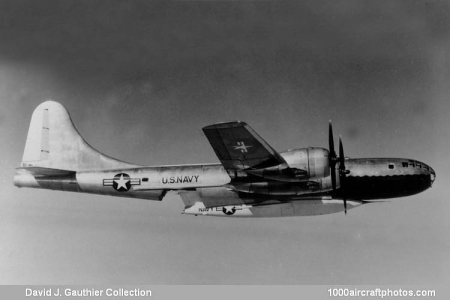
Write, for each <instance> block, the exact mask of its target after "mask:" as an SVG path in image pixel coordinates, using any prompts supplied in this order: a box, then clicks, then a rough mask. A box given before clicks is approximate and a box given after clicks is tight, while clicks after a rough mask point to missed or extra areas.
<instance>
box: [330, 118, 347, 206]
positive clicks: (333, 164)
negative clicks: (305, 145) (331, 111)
mask: <svg viewBox="0 0 450 300" xmlns="http://www.w3.org/2000/svg"><path fill="white" fill-rule="evenodd" d="M328 145H329V148H330V154H329V164H330V169H331V170H330V171H331V184H332V186H333V191H336V163H337V162H338V161H339V183H340V190H341V192H342V197H343V200H344V211H345V214H347V196H346V193H345V186H346V182H345V180H346V175H347V174H348V173H350V171H349V170H346V169H345V155H344V146H343V144H342V137H341V136H339V157H337V156H336V152H335V151H334V138H333V127H332V125H331V120H330V125H329V126H328Z"/></svg>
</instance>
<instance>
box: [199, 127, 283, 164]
mask: <svg viewBox="0 0 450 300" xmlns="http://www.w3.org/2000/svg"><path fill="white" fill-rule="evenodd" d="M203 132H204V133H205V135H206V137H207V138H208V140H209V143H210V144H211V146H212V147H213V149H214V152H215V153H216V155H217V157H218V158H219V160H220V162H221V163H222V165H223V166H224V167H225V169H233V170H248V169H266V168H269V167H274V166H279V165H286V161H285V160H284V158H283V157H281V155H280V154H278V152H276V151H275V150H274V149H273V148H272V147H271V146H270V145H269V144H267V143H266V141H264V140H263V139H262V138H261V137H260V136H259V135H258V134H257V133H256V132H255V131H254V130H253V129H252V128H251V127H250V126H248V125H247V124H246V123H245V122H240V121H235V122H227V123H219V124H213V125H210V126H206V127H204V128H203Z"/></svg>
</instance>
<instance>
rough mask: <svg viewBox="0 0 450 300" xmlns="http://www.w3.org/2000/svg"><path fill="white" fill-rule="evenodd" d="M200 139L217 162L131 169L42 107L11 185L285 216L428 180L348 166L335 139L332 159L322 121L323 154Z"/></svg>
mask: <svg viewBox="0 0 450 300" xmlns="http://www.w3.org/2000/svg"><path fill="white" fill-rule="evenodd" d="M203 132H204V133H205V135H206V138H207V139H208V141H209V143H210V144H211V146H212V148H213V149H214V152H215V153H216V155H217V157H218V158H219V160H220V162H221V163H220V164H202V165H171V166H154V167H145V166H140V165H134V164H130V163H126V162H123V161H120V160H117V159H114V158H111V157H109V156H106V155H104V154H102V153H100V152H98V151H97V150H95V149H94V148H92V147H91V146H90V145H89V144H88V143H87V142H86V141H85V140H84V139H83V138H82V137H81V136H80V134H79V133H78V131H77V130H76V129H75V127H74V125H73V123H72V120H71V118H70V116H69V113H68V112H67V110H66V109H65V108H64V107H63V106H62V105H61V104H59V103H57V102H54V101H46V102H43V103H41V104H40V105H39V106H38V107H37V108H36V109H35V111H34V113H33V116H32V118H31V123H30V128H29V131H28V137H27V141H26V145H25V150H24V154H23V158H22V163H21V166H20V167H19V168H17V172H16V174H15V176H14V184H15V185H16V186H18V187H30V188H40V189H51V190H60V191H70V192H78V193H92V194H100V195H109V196H118V197H131V198H140V199H147V200H159V201H161V200H163V199H164V197H165V196H166V194H167V192H168V191H175V192H177V193H178V194H179V195H180V197H181V199H182V200H183V202H184V204H185V209H184V211H183V213H184V214H191V215H208V216H226V217H288V216H311V215H323V214H331V213H337V212H343V211H345V213H347V210H348V209H351V208H354V207H357V206H359V205H361V204H364V203H368V202H370V201H373V200H378V199H386V198H395V197H404V196H410V195H414V194H417V193H420V192H423V191H425V190H426V189H428V188H429V187H431V185H432V184H433V182H434V180H435V177H436V174H435V172H434V170H433V169H432V168H431V167H430V166H428V165H426V164H424V163H422V162H419V161H416V160H411V159H403V158H357V159H350V158H347V157H345V156H344V150H343V146H342V141H341V138H339V156H338V155H336V153H335V149H334V139H333V131H332V127H331V122H330V124H329V150H328V149H323V148H303V149H294V150H288V151H285V152H277V151H275V150H274V149H273V148H272V147H271V146H270V145H269V144H267V143H266V141H264V140H263V139H262V138H261V137H260V136H259V135H258V134H257V133H256V132H255V131H254V130H253V129H252V128H251V127H250V126H249V125H247V124H246V123H244V122H239V121H236V122H227V123H218V124H213V125H210V126H206V127H204V128H203Z"/></svg>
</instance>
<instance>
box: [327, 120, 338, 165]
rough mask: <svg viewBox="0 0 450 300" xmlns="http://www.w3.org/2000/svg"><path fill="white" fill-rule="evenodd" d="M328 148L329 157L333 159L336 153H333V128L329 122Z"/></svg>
mask: <svg viewBox="0 0 450 300" xmlns="http://www.w3.org/2000/svg"><path fill="white" fill-rule="evenodd" d="M328 147H329V148H330V155H331V157H335V156H336V153H335V152H334V138H333V126H332V125H331V120H330V124H329V125H328Z"/></svg>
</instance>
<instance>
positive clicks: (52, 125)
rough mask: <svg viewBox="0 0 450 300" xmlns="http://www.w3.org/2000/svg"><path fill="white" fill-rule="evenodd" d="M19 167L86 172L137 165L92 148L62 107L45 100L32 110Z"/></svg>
mask: <svg viewBox="0 0 450 300" xmlns="http://www.w3.org/2000/svg"><path fill="white" fill-rule="evenodd" d="M21 167H25V168H27V167H40V168H52V169H61V170H71V171H87V170H100V169H124V168H133V167H138V166H137V165H134V164H129V163H126V162H123V161H120V160H117V159H114V158H111V157H109V156H106V155H104V154H102V153H100V152H98V151H97V150H95V149H94V148H92V147H91V146H90V145H89V144H88V143H87V142H86V141H85V140H84V139H83V138H82V137H81V136H80V134H79V133H78V131H77V130H76V128H75V126H74V125H73V123H72V120H71V119H70V116H69V113H68V112H67V110H66V109H65V108H64V106H62V105H61V104H59V103H58V102H55V101H46V102H43V103H41V104H40V105H39V106H38V107H37V108H36V109H35V110H34V112H33V116H32V117H31V123H30V128H29V130H28V136H27V141H26V145H25V151H24V153H23V158H22V163H21Z"/></svg>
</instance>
